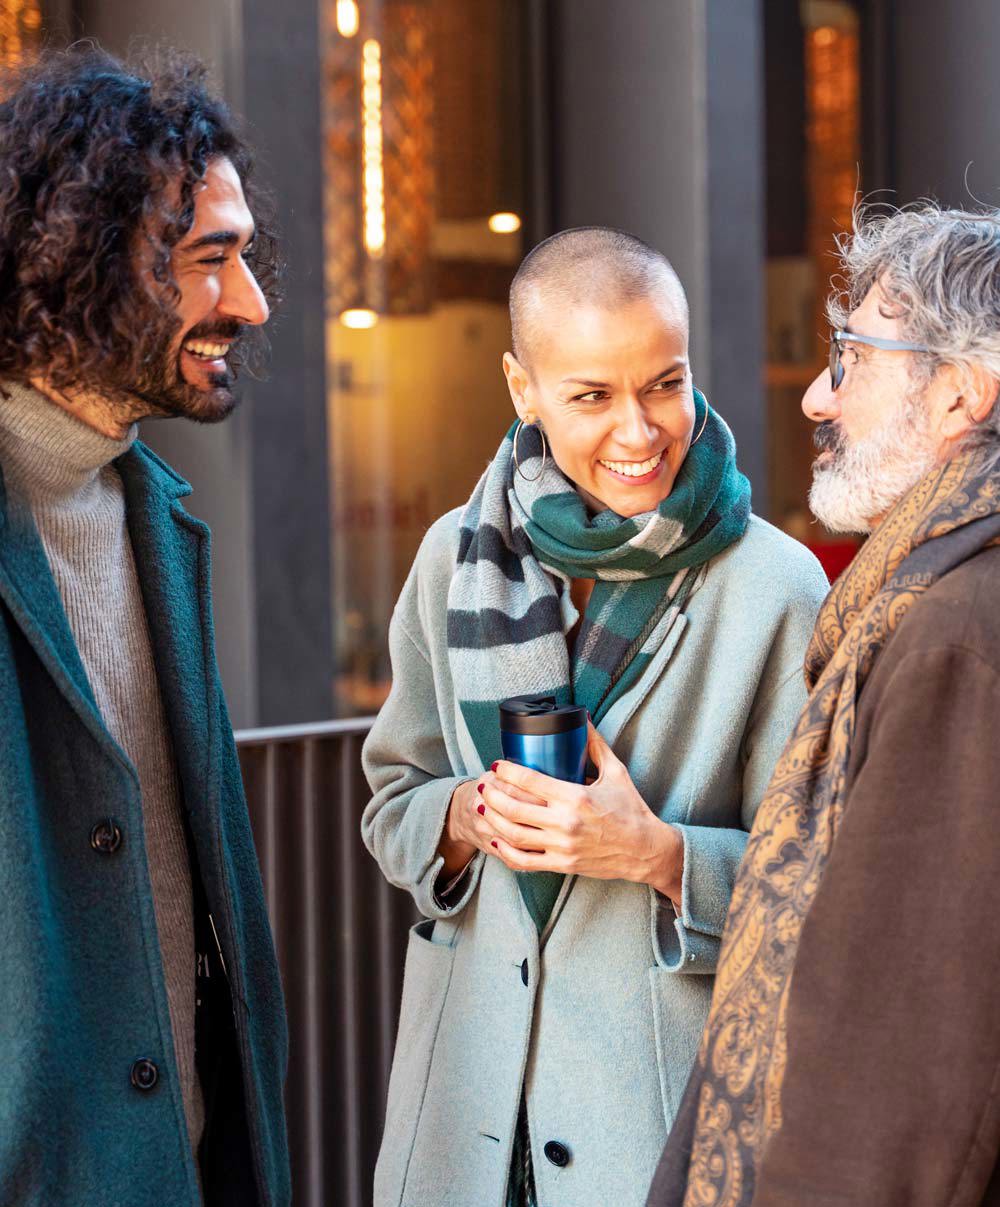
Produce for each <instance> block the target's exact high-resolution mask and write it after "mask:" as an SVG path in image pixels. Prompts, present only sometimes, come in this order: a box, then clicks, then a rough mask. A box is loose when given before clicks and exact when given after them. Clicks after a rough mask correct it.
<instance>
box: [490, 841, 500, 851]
mask: <svg viewBox="0 0 1000 1207" xmlns="http://www.w3.org/2000/svg"><path fill="white" fill-rule="evenodd" d="M490 846H491V847H497V844H496V843H495V842H491V843H490ZM497 850H498V851H499V850H500V848H499V847H497Z"/></svg>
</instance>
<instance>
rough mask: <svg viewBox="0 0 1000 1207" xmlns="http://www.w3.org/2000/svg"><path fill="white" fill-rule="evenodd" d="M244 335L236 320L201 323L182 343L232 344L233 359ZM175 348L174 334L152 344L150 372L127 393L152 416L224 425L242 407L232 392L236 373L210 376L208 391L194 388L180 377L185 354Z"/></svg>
mask: <svg viewBox="0 0 1000 1207" xmlns="http://www.w3.org/2000/svg"><path fill="white" fill-rule="evenodd" d="M242 332H243V325H242V324H241V323H237V322H236V321H235V320H233V319H228V320H223V321H221V322H214V323H201V324H199V325H198V326H196V327H192V328H191V330H190V331H187V332H185V334H184V338H183V340H182V343H187V342H188V341H189V340H193V339H200V340H206V341H208V342H209V343H211V342H212V340H213V339H215V340H225V341H229V340H232V341H234V342H233V344H232V347H231V348H230V349H229V356H230V357H231V356H232V354H233V351H234V350H235V349H236V348H237V345H238V341H239V338H240V335H241V333H242ZM175 345H176V332H175V331H170V332H167V333H163V334H160V335H158V336H156V337H155V338H154V339H153V340H151V344H150V351H149V355H148V356H147V357H146V358H145V359H146V363H147V365H148V366H149V368H148V369H147V371H146V372H145V373H144V374H143V376H142V378H141V380H140V381H139V382H138V383H137V384H135V385H133V386H131V387H130V388H129V389H128V393H129V394H131V395H132V396H133V397H134V398H138V399H141V400H142V402H143V403H145V404H146V405H147V406H148V407H149V410H150V412H151V413H152V414H153V415H159V416H174V417H180V418H183V419H193V420H194V421H195V422H196V423H221V421H222V420H223V419H226V418H227V417H228V416H229V415H231V414H232V412H233V410H234V409H235V408H236V407H237V406H238V405H239V401H240V399H239V396H238V395H237V394H236V393H235V391H234V389H233V387H234V385H235V382H236V373H235V370H233V369H231V368H229V366H228V365H227V367H226V372H224V373H211V374H209V375H208V383H209V389H207V390H205V389H201V388H200V387H198V386H193V385H191V384H190V382H188V381H186V380H185V379H184V377H183V375H182V373H181V367H180V357H181V355H182V353H181V351H180V350H177V349H176V348H175Z"/></svg>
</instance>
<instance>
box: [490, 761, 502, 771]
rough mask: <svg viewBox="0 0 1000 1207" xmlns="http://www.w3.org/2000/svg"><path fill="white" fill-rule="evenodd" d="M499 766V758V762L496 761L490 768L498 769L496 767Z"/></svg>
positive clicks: (492, 769)
mask: <svg viewBox="0 0 1000 1207" xmlns="http://www.w3.org/2000/svg"><path fill="white" fill-rule="evenodd" d="M499 766H500V762H499V760H498V761H497V762H495V763H494V764H493V765H492V766H491V767H490V770H491V771H496V769H497V768H498V767H499Z"/></svg>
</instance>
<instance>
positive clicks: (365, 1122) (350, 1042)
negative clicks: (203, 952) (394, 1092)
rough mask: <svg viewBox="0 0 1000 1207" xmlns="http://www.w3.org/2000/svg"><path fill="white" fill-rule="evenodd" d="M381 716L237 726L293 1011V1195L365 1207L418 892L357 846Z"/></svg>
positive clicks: (323, 1204)
mask: <svg viewBox="0 0 1000 1207" xmlns="http://www.w3.org/2000/svg"><path fill="white" fill-rule="evenodd" d="M373 720H374V718H372V717H361V718H358V719H356V720H351V721H328V722H325V723H323V724H317V725H294V726H285V727H282V728H276V729H256V730H245V731H243V732H239V733H237V734H236V743H237V748H238V750H239V756H240V765H241V767H242V770H243V781H244V784H245V786H246V794H247V804H248V806H249V809H250V820H251V823H252V825H253V831H254V838H255V841H256V844H257V852H258V856H259V858H260V866H261V872H262V874H263V878H264V890H265V893H266V894H267V902H268V910H269V912H270V916H271V925H272V927H273V930H274V938H275V944H276V946H277V950H278V960H279V963H280V964H281V974H282V980H283V983H284V988H285V1000H286V1003H287V1007H288V1025H289V1035H290V1053H289V1069H288V1084H287V1088H286V1093H285V1101H286V1105H287V1110H288V1138H289V1145H290V1147H291V1159H292V1184H293V1196H294V1202H295V1203H296V1204H297V1205H298V1204H302V1205H304V1207H341V1205H343V1207H369V1205H370V1204H371V1200H372V1189H371V1188H372V1174H373V1171H374V1168H375V1158H376V1155H377V1153H378V1145H379V1141H380V1139H381V1135H382V1125H383V1120H384V1116H385V1094H386V1087H387V1085H388V1082H389V1066H390V1062H391V1060H392V1050H393V1045H394V1043H395V1039H396V1025H397V1021H398V1011H399V1000H400V993H401V988H402V977H403V957H404V954H405V949H406V937H407V929H408V927H409V925H410V923H411V922H412V921H413V920H414V916H415V915H414V907H413V904H412V902H411V900H410V898H409V897H408V896H407V895H405V894H403V893H400V892H399V891H397V890H396V889H393V888H391V887H390V886H389V885H388V884H387V883H386V881H385V880H384V878H383V877H382V874H381V872H380V871H379V869H378V867H377V865H376V864H375V861H374V860H373V859H372V858H371V856H370V855H369V854H368V852H367V851H366V850H365V848H364V845H363V844H362V842H361V835H360V830H359V826H360V821H361V812H362V809H363V808H364V806H365V803H366V802H367V800H368V797H369V792H368V787H367V784H366V783H365V779H364V776H363V774H362V772H361V744H362V742H363V741H364V738H365V735H366V734H367V733H368V730H369V728H370V727H371V724H372V721H373Z"/></svg>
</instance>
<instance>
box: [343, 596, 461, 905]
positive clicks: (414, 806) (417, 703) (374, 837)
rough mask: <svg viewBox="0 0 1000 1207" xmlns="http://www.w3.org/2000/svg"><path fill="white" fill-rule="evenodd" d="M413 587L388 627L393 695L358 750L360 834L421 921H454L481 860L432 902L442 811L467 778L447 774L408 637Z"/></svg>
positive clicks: (427, 677) (422, 652)
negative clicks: (367, 796) (364, 785)
mask: <svg viewBox="0 0 1000 1207" xmlns="http://www.w3.org/2000/svg"><path fill="white" fill-rule="evenodd" d="M415 589H416V588H415V582H414V581H413V579H412V578H411V581H410V582H409V583H408V584H407V586H406V587H405V588H404V594H403V597H402V598H401V600H400V604H399V606H397V608H396V611H395V613H394V615H393V618H392V621H391V623H390V626H389V654H390V657H391V660H392V690H391V691H390V693H389V698H388V700H386V702H385V704H384V705H383V707H382V711H381V712H380V713H379V715H378V718H377V720H376V721H375V725H374V726H373V728H372V730H371V733H370V734H369V735H368V738H367V740H366V741H365V744H364V749H363V751H362V762H363V765H364V770H365V775H366V776H367V777H368V783H369V785H370V787H371V789H372V792H373V796H372V799H371V801H370V802H369V804H368V805H367V807H366V808H365V811H364V815H363V817H362V822H361V834H362V837H363V839H364V842H365V845H366V846H367V847H368V849H369V851H371V853H372V855H374V856H375V859H376V860H377V861H378V864H379V866H380V867H381V869H382V872H383V874H384V875H385V878H386V879H387V880H388V881H389V883H390V884H394V885H395V886H396V887H397V888H402V889H406V890H407V891H408V892H409V893H410V894H411V896H412V897H413V900H414V901H415V902H416V905H417V908H418V909H419V910H420V912H421V913H422V914H423V915H424V916H425V917H427V918H435V919H441V918H450V917H454V916H455V915H456V914H457V913H459V912H460V911H461V910H462V909H464V908H465V906H466V905H467V904H468V902H469V900H470V898H471V897H472V894H473V893H474V892H475V890H476V887H477V885H478V883H479V876H480V874H481V872H482V864H483V860H484V859H485V856H484V855H482V853H479V854H478V855H477V856H476V857H475V858H474V859H473V861H472V864H471V865H470V867H469V868H468V869H467V872H466V874H465V875H464V876H463V877H462V879H461V881H460V882H459V883H458V884H457V885H455V886H454V887H453V888H452V891H451V892H449V893H448V894H447V896H446V897H445V898H443V899H442V898H438V897H437V896H436V894H435V882H436V881H437V878H438V876H439V874H440V872H441V869H442V867H443V866H444V860H443V858H442V857H441V856H440V855H439V854H438V844H439V843H440V841H441V834H442V832H443V830H444V823H445V819H446V817H447V815H448V806H449V805H450V803H451V797H452V793H453V792H454V791H455V789H456V787H458V785H459V784H461V783H463V782H464V781H465V780H466V779H468V777H467V776H456V775H455V774H454V773H453V769H452V766H451V762H450V760H449V758H448V752H447V750H446V748H445V742H444V738H443V736H442V733H441V724H440V720H439V715H438V701H437V695H436V692H435V686H434V676H433V672H432V668H431V664H430V659H429V657H428V654H427V651H426V649H425V647H424V645H423V642H422V641H421V639H420V635H419V632H417V633H414V632H413V628H412V626H413V621H412V620H411V621H410V622H409V623H407V621H406V620H405V619H404V617H403V612H404V610H405V608H406V604H407V600H409V599H410V597H411V596H412V594H413V593H414V592H415ZM413 610H414V611H415V609H413Z"/></svg>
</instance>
